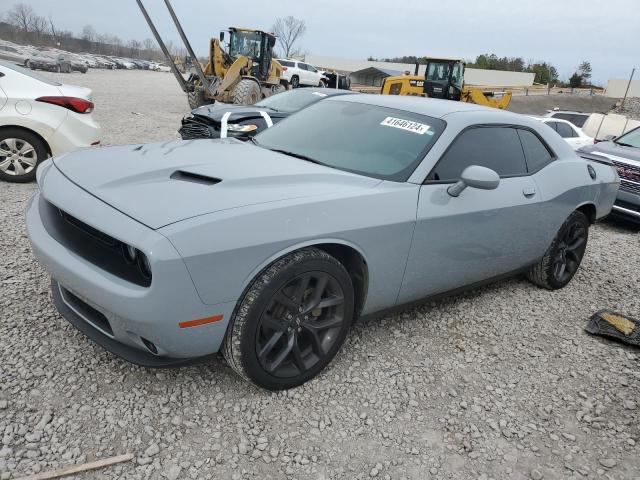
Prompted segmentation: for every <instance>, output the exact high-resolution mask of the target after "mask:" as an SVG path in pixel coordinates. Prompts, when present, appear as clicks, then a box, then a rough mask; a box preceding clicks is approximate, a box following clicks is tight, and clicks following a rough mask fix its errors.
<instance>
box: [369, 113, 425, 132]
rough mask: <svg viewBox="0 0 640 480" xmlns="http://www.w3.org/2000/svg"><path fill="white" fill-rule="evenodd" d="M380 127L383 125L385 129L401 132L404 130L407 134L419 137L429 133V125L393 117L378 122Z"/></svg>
mask: <svg viewBox="0 0 640 480" xmlns="http://www.w3.org/2000/svg"><path fill="white" fill-rule="evenodd" d="M380 125H383V126H385V127H393V128H400V129H402V130H406V131H407V132H413V133H417V134H419V135H424V134H425V133H427V132H428V131H429V125H425V124H424V123H418V122H412V121H411V120H404V119H402V118H395V117H387V118H385V119H384V120H383V121H382V122H380Z"/></svg>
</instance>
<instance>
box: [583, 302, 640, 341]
mask: <svg viewBox="0 0 640 480" xmlns="http://www.w3.org/2000/svg"><path fill="white" fill-rule="evenodd" d="M585 330H586V331H587V332H588V333H590V334H592V335H600V336H603V337H607V338H611V339H613V340H617V341H619V342H623V343H626V344H628V345H633V346H635V347H640V320H636V319H635V318H631V317H628V316H626V315H622V314H620V313H616V312H612V311H611V310H600V311H599V312H596V313H594V314H593V315H592V316H591V318H590V319H589V323H588V324H587V326H586V327H585Z"/></svg>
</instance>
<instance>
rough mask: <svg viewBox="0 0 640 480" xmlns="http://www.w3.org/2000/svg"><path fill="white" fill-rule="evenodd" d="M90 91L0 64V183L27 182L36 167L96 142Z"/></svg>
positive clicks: (98, 137)
mask: <svg viewBox="0 0 640 480" xmlns="http://www.w3.org/2000/svg"><path fill="white" fill-rule="evenodd" d="M91 112H93V103H92V102H91V90H89V89H88V88H83V87H76V86H73V85H63V84H61V83H58V82H56V81H53V80H50V79H48V78H45V77H43V76H41V75H38V74H36V73H34V72H32V71H30V70H27V69H25V68H22V67H19V66H17V65H13V64H11V63H9V62H4V61H1V60H0V180H7V181H11V182H28V181H31V180H33V179H34V178H35V175H36V168H37V166H38V164H39V163H40V162H42V161H44V160H45V159H46V158H47V157H49V156H58V155H61V154H63V153H66V152H69V151H72V150H75V149H77V148H81V147H89V146H92V145H98V144H100V125H98V123H97V122H96V121H95V120H94V118H93V116H92V114H91Z"/></svg>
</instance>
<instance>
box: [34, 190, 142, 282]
mask: <svg viewBox="0 0 640 480" xmlns="http://www.w3.org/2000/svg"><path fill="white" fill-rule="evenodd" d="M39 207H40V216H41V218H42V223H43V224H44V227H45V229H46V230H47V232H48V233H49V235H51V236H52V237H53V238H55V239H56V241H57V242H58V243H60V244H61V245H63V246H64V247H65V248H67V249H69V250H71V251H72V252H74V253H75V254H76V255H78V256H80V257H82V258H83V259H85V260H86V261H88V262H90V263H92V264H93V265H95V266H97V267H99V268H101V269H103V270H105V271H107V272H109V273H111V274H112V275H115V276H116V277H119V278H122V279H123V280H126V281H128V282H131V283H134V284H136V285H140V286H142V287H148V286H149V285H151V277H147V276H145V275H143V273H142V272H141V270H140V268H139V267H138V265H137V264H136V263H133V262H129V261H127V259H126V258H125V256H124V248H125V246H126V245H125V244H124V243H123V242H121V241H120V240H117V239H115V238H113V237H111V236H109V235H107V234H106V233H104V232H101V231H100V230H97V229H96V228H94V227H92V226H90V225H87V224H86V223H84V222H83V221H81V220H79V219H77V218H75V217H74V216H72V215H70V214H68V213H67V212H65V211H63V210H60V209H59V208H58V207H56V206H55V205H53V204H51V203H49V202H47V201H46V200H45V199H44V197H43V196H42V195H40V205H39Z"/></svg>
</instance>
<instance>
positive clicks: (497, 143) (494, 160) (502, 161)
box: [427, 127, 527, 182]
mask: <svg viewBox="0 0 640 480" xmlns="http://www.w3.org/2000/svg"><path fill="white" fill-rule="evenodd" d="M470 165H480V166H482V167H487V168H490V169H492V170H495V171H496V172H497V173H498V175H500V176H501V177H504V176H517V175H526V174H527V164H526V162H525V159H524V153H523V151H522V145H521V144H520V138H519V137H518V133H517V132H516V130H515V129H514V128H511V127H474V128H470V129H468V130H465V131H464V132H462V133H461V134H460V136H458V138H457V139H455V140H454V141H453V143H452V144H451V146H450V147H449V149H448V150H447V151H446V152H445V153H444V155H443V156H442V157H441V158H440V160H439V161H438V163H437V164H436V166H435V167H434V168H433V170H432V171H431V173H430V174H429V176H428V177H427V180H435V181H447V182H456V181H458V180H459V179H460V174H461V173H462V171H463V170H464V169H465V168H467V167H468V166H470Z"/></svg>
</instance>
